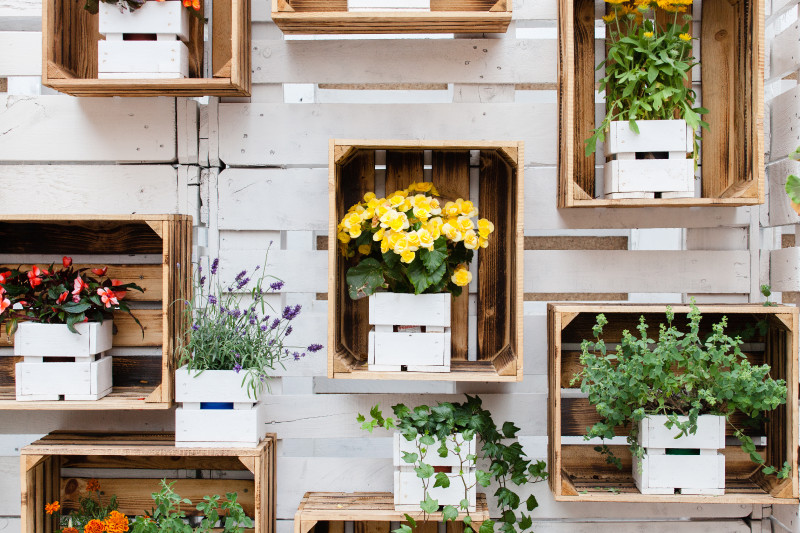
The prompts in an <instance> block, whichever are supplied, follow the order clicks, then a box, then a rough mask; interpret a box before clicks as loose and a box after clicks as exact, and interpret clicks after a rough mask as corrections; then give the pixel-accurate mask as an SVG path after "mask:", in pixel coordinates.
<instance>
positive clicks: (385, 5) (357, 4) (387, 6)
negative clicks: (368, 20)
mask: <svg viewBox="0 0 800 533" xmlns="http://www.w3.org/2000/svg"><path fill="white" fill-rule="evenodd" d="M347 10H348V11H430V10H431V0H347Z"/></svg>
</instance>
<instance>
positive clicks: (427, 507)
mask: <svg viewBox="0 0 800 533" xmlns="http://www.w3.org/2000/svg"><path fill="white" fill-rule="evenodd" d="M431 469H433V468H431ZM419 507H420V509H422V510H423V511H425V512H426V513H428V514H430V513H435V512H437V511H438V510H439V501H438V500H434V499H433V498H431V497H430V496H428V497H427V498H425V501H421V502H419Z"/></svg>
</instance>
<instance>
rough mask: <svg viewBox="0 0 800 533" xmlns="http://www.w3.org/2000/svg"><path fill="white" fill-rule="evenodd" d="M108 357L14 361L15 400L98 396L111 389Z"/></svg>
mask: <svg viewBox="0 0 800 533" xmlns="http://www.w3.org/2000/svg"><path fill="white" fill-rule="evenodd" d="M111 370H112V357H103V358H101V359H99V360H97V361H92V362H87V363H84V362H79V363H60V362H58V363H56V362H47V363H17V364H16V366H15V376H16V377H15V382H16V393H17V394H16V398H17V401H21V402H22V401H39V400H42V401H44V400H58V399H59V397H60V396H64V400H67V401H69V400H76V401H77V400H99V399H100V398H102V397H103V396H106V395H107V394H108V393H109V392H111Z"/></svg>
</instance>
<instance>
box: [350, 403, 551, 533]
mask: <svg viewBox="0 0 800 533" xmlns="http://www.w3.org/2000/svg"><path fill="white" fill-rule="evenodd" d="M392 411H393V412H394V415H395V416H396V417H397V419H396V420H395V419H394V418H391V417H387V418H384V416H383V413H382V411H381V410H380V408H379V406H377V405H376V406H374V407H373V408H372V410H371V411H370V419H369V420H367V418H366V417H365V416H363V415H361V414H359V415H358V422H360V423H361V428H362V429H364V430H365V431H369V432H370V433H372V431H373V430H374V429H375V428H376V427H381V428H383V429H386V430H392V429H396V430H397V431H399V432H400V435H401V437H402V438H405V439H406V440H408V441H409V442H410V441H415V442H416V446H417V453H405V454H404V455H403V457H402V459H403V461H405V462H406V463H408V464H411V465H414V469H415V472H416V473H417V476H418V477H419V478H420V482H421V483H422V484H423V487H424V494H425V499H424V500H422V501H421V502H420V509H421V510H422V511H423V516H424V517H425V518H426V519H427V515H429V514H431V513H434V512H438V511H439V510H440V506H439V502H438V501H437V500H434V499H433V498H431V497H430V495H429V492H428V491H429V490H430V488H431V487H443V488H447V487H449V486H450V484H451V483H460V484H461V486H463V487H464V499H463V500H462V501H461V503H460V505H459V506H458V507H456V506H453V505H445V506H443V507H442V508H441V512H442V517H443V519H444V520H445V521H455V520H456V519H457V518H458V515H459V513H464V514H466V516H464V518H463V522H464V532H465V533H473V532H474V530H473V526H472V518H471V516H470V514H469V508H468V500H467V493H468V491H469V490H470V489H471V488H472V485H470V484H469V483H468V481H467V479H466V475H465V472H466V471H467V469H468V468H470V467H472V466H475V465H477V463H478V461H481V460H487V461H488V463H489V469H488V470H482V469H476V480H477V481H476V482H477V484H478V485H480V486H481V487H488V486H489V485H490V484H491V483H492V481H495V482H497V484H498V485H499V488H498V489H497V490H496V491H495V493H494V496H495V498H496V500H497V506H498V507H499V508H500V511H501V519H500V521H499V530H500V531H502V532H503V533H515V532H517V531H525V530H528V529H530V528H531V527H532V525H533V520H532V519H531V517H530V515H529V514H525V513H524V512H522V511H519V509H520V507H521V506H522V505H523V503H524V505H525V509H527V511H528V513H530V512H531V511H533V510H534V509H535V508H536V507H538V506H539V504H538V502H537V501H536V497H535V496H533V495H531V496H529V497H528V499H527V500H526V501H525V502H522V500H521V499H520V497H519V496H518V495H517V494H516V493H515V492H514V491H513V486H515V485H516V486H522V485H525V484H527V483H536V482H539V481H543V480H545V479H546V478H547V472H546V470H545V469H546V464H545V462H544V461H536V462H533V461H531V460H529V459H528V458H527V457H526V456H525V453H524V452H523V450H522V445H521V444H520V443H519V441H518V440H517V439H516V435H517V432H519V428H518V427H516V426H515V425H514V424H513V423H512V422H506V423H504V424H503V426H502V427H501V428H498V427H497V426H496V425H495V423H494V420H493V419H492V415H491V413H490V412H489V411H487V410H485V409H483V407H482V406H481V399H480V398H479V397H478V396H469V395H467V401H466V402H463V403H450V402H440V403H438V404H437V405H435V406H433V407H430V406H427V405H420V406H418V407H415V408H414V409H411V408H409V407H407V406H405V405H404V404H397V405H395V406H393V407H392ZM418 437H419V438H418ZM473 439H478V443H476V446H475V450H476V452H477V453H476V454H474V455H473V454H468V453H467V450H466V446H465V444H466V443H467V442H469V441H472V440H473ZM437 441H438V442H439V443H440V444H439V446H438V447H437V448H436V449H435V450H434V449H433V448H431V447H432V446H434V444H435V443H436V442H437ZM509 441H510V442H509ZM448 442H450V443H452V445H451V448H452V453H455V454H456V455H457V456H458V458H459V462H460V465H461V468H459V473H458V474H457V475H455V476H452V475H451V476H448V475H447V474H446V473H444V472H438V473H435V472H434V468H433V467H432V466H431V465H430V464H428V463H426V462H425V458H426V457H430V454H431V453H432V452H433V451H435V453H437V454H438V455H439V456H440V457H448V455H449V454H450V453H451V452H450V450H449V449H448V446H447V443H448ZM477 444H482V446H480V447H479V446H478V445H477ZM454 478H455V479H454ZM518 511H519V512H518ZM406 520H407V521H408V522H409V524H410V525H406V524H403V525H401V526H400V528H399V529H397V530H395V533H410V532H411V531H412V529H413V528H415V527H416V522H415V521H414V519H413V518H411V517H410V516H409V515H406ZM495 525H496V524H495V522H494V521H492V520H487V521H485V522H483V524H481V526H480V528H479V533H492V532H493V531H494V528H495Z"/></svg>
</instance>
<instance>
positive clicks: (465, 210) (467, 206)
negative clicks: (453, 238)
mask: <svg viewBox="0 0 800 533" xmlns="http://www.w3.org/2000/svg"><path fill="white" fill-rule="evenodd" d="M461 214H462V215H464V216H468V217H474V216H477V215H478V210H477V209H475V204H473V203H472V202H470V201H469V200H464V201H463V202H462V203H461Z"/></svg>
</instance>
